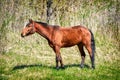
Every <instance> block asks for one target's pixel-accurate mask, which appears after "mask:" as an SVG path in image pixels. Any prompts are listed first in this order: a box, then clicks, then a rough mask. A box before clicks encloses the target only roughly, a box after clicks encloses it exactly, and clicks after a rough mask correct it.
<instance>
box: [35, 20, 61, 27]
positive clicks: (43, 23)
mask: <svg viewBox="0 0 120 80" xmlns="http://www.w3.org/2000/svg"><path fill="white" fill-rule="evenodd" d="M35 22H36V23H38V24H40V25H43V26H45V27H47V26H51V27H54V28H59V26H58V25H48V24H47V23H45V22H38V21H35Z"/></svg>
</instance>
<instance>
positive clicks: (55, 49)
mask: <svg viewBox="0 0 120 80" xmlns="http://www.w3.org/2000/svg"><path fill="white" fill-rule="evenodd" d="M53 50H54V51H55V53H56V69H59V62H60V64H61V67H62V68H64V64H63V61H62V57H61V54H60V47H58V46H55V47H54V48H53Z"/></svg>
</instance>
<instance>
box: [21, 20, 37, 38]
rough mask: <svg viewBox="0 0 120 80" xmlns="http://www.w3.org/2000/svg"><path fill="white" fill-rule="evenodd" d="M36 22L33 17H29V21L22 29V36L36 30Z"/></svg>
mask: <svg viewBox="0 0 120 80" xmlns="http://www.w3.org/2000/svg"><path fill="white" fill-rule="evenodd" d="M34 24H35V22H34V21H33V20H32V19H29V23H28V24H27V25H26V26H25V28H24V29H23V30H22V33H21V36H22V37H25V36H28V35H30V34H33V33H35V32H36V29H35V27H34Z"/></svg>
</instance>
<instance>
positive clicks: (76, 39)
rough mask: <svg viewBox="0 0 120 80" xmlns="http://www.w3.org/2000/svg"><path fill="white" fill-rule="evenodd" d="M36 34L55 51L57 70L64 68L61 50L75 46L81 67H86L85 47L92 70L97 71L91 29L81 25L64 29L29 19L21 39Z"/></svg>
mask: <svg viewBox="0 0 120 80" xmlns="http://www.w3.org/2000/svg"><path fill="white" fill-rule="evenodd" d="M35 32H36V33H38V34H40V35H41V36H42V37H44V38H45V39H47V41H48V44H49V46H50V47H51V48H52V49H53V50H54V52H55V55H56V57H55V59H56V69H59V68H60V67H61V68H64V64H63V61H62V57H61V53H60V49H61V48H66V47H71V46H75V45H77V46H78V49H79V52H80V54H81V58H82V60H81V64H80V67H81V68H83V67H84V62H85V56H86V54H85V52H84V49H83V47H84V46H85V48H86V49H87V51H88V53H89V56H90V59H91V65H92V69H95V64H94V62H95V57H94V53H95V40H94V35H93V33H92V32H91V30H90V29H88V28H85V27H84V26H81V25H77V26H72V27H69V28H63V27H60V26H57V25H49V24H47V23H44V22H38V21H33V20H32V19H29V23H28V24H27V25H26V26H25V28H24V29H23V30H22V32H21V37H25V36H29V35H31V34H34V33H35ZM59 63H60V64H59Z"/></svg>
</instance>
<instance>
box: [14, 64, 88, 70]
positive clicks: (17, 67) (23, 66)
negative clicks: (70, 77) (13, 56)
mask: <svg viewBox="0 0 120 80" xmlns="http://www.w3.org/2000/svg"><path fill="white" fill-rule="evenodd" d="M31 67H41V68H50V69H56V67H53V66H47V65H42V64H31V65H17V66H15V67H13V69H12V70H17V69H24V68H31ZM70 67H80V65H79V64H69V65H65V68H64V69H66V68H70ZM84 68H87V69H90V66H88V65H86V64H85V65H84ZM60 69H62V68H60Z"/></svg>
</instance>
